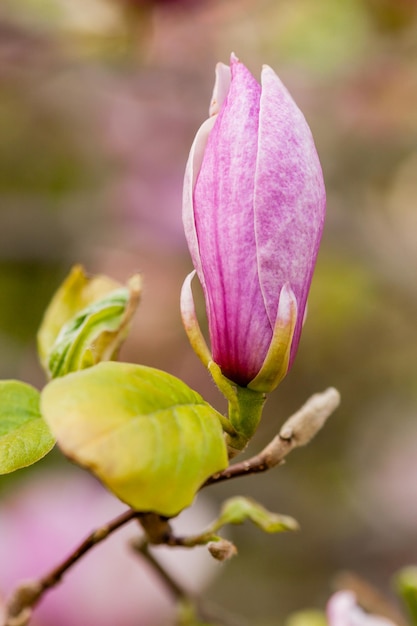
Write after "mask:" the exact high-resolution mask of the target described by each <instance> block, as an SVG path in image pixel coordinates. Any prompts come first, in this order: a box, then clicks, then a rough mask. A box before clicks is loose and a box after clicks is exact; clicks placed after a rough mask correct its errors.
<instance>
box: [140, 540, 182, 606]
mask: <svg viewBox="0 0 417 626" xmlns="http://www.w3.org/2000/svg"><path fill="white" fill-rule="evenodd" d="M131 545H132V547H133V548H134V549H135V550H136V552H139V553H140V554H141V555H142V556H143V557H144V558H145V559H146V561H147V562H148V563H150V564H151V565H152V567H153V568H154V569H155V570H156V571H157V572H158V574H159V576H160V577H161V578H162V580H163V581H164V583H165V585H166V587H167V588H168V589H169V591H170V592H171V595H173V596H174V598H175V599H176V600H184V599H187V600H188V599H190V596H189V594H188V593H187V592H186V591H185V590H184V589H183V588H182V587H181V586H180V585H179V584H178V583H177V582H176V581H175V580H174V579H173V578H172V577H171V576H170V575H169V574H168V572H167V571H166V570H165V569H164V568H163V567H162V565H161V564H160V562H159V561H158V560H157V559H156V558H155V557H154V555H153V554H152V552H150V550H149V545H150V544H149V541H143V540H139V541H133V542H132V544H131Z"/></svg>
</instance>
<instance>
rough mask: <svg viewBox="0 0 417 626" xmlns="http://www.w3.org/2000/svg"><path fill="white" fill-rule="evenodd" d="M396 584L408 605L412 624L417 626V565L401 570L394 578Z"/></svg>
mask: <svg viewBox="0 0 417 626" xmlns="http://www.w3.org/2000/svg"><path fill="white" fill-rule="evenodd" d="M394 584H395V588H396V590H397V592H398V594H399V595H400V596H401V598H402V600H403V602H404V604H405V606H406V607H407V610H408V614H409V616H410V619H411V624H413V626H417V566H410V567H405V568H404V569H402V570H400V571H399V572H398V573H397V574H396V576H395V578H394Z"/></svg>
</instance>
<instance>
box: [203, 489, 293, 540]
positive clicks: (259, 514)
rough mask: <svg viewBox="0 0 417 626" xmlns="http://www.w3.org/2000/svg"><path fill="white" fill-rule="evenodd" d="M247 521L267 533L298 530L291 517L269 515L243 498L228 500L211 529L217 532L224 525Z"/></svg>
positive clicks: (269, 513)
mask: <svg viewBox="0 0 417 626" xmlns="http://www.w3.org/2000/svg"><path fill="white" fill-rule="evenodd" d="M247 519H249V520H250V521H251V522H253V523H254V524H255V525H256V526H258V527H259V528H260V529H261V530H263V531H265V532H267V533H279V532H283V531H286V530H298V523H297V521H296V520H295V519H294V518H293V517H289V516H288V515H278V514H277V513H271V511H268V510H267V509H265V508H264V507H263V506H261V505H260V504H259V503H258V502H256V501H255V500H252V499H251V498H245V497H243V496H235V497H234V498H229V499H228V500H226V501H225V502H224V503H223V506H222V510H221V512H220V517H219V518H218V519H217V520H216V522H215V524H214V526H213V528H212V529H214V530H217V529H219V528H221V527H222V526H224V525H225V524H243V522H245V521H246V520H247Z"/></svg>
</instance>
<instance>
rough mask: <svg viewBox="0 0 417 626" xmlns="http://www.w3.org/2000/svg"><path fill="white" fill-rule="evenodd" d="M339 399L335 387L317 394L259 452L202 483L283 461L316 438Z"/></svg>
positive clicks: (254, 471) (278, 463)
mask: <svg viewBox="0 0 417 626" xmlns="http://www.w3.org/2000/svg"><path fill="white" fill-rule="evenodd" d="M339 403H340V394H339V392H338V391H337V390H336V389H334V388H333V387H330V388H329V389H327V390H326V391H324V392H323V393H316V394H314V395H313V396H311V398H309V399H308V400H307V402H306V403H305V404H304V406H302V407H301V409H300V410H299V411H297V412H296V413H294V415H292V416H291V417H290V418H289V419H288V420H287V421H286V422H285V424H284V425H283V427H282V428H281V430H280V432H279V433H278V435H277V436H276V437H274V439H273V440H272V441H271V442H270V443H269V444H268V445H267V446H266V448H264V449H263V450H262V451H261V452H260V453H259V454H256V455H255V456H253V457H251V458H250V459H248V460H246V461H241V462H240V463H235V464H234V465H230V466H229V467H228V468H226V469H225V470H223V471H222V472H219V473H218V474H214V475H213V476H211V477H210V478H209V479H208V480H207V481H206V482H205V483H204V485H203V487H206V486H208V485H212V484H214V483H219V482H222V481H224V480H229V479H230V478H237V477H239V476H247V475H248V474H258V473H260V472H265V471H266V470H269V469H271V468H272V467H275V466H276V465H280V464H281V463H282V462H283V460H284V458H285V457H286V456H287V454H288V453H289V452H291V450H293V449H294V448H298V447H300V446H305V445H306V444H307V443H309V442H310V441H311V440H312V439H313V437H314V436H315V435H316V434H317V433H318V432H319V430H320V429H321V428H322V427H323V426H324V424H325V422H326V420H327V419H328V418H329V417H330V415H331V414H332V413H333V411H334V410H335V409H336V408H337V407H338V406H339Z"/></svg>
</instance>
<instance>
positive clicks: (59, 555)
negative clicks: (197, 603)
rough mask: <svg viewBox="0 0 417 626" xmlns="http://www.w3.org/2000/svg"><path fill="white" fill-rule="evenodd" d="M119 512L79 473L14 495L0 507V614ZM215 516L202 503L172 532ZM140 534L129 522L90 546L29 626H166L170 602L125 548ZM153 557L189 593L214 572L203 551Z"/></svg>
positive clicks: (48, 478) (46, 477) (45, 477)
mask: <svg viewBox="0 0 417 626" xmlns="http://www.w3.org/2000/svg"><path fill="white" fill-rule="evenodd" d="M124 510H126V506H125V505H123V504H122V503H121V502H119V501H118V500H116V498H114V497H113V496H111V495H110V494H109V493H108V492H106V491H105V490H104V489H103V488H102V487H101V486H100V485H99V484H98V483H96V482H95V481H94V480H93V479H92V478H90V476H88V475H87V474H81V473H80V474H79V473H78V472H77V473H75V472H71V473H70V474H68V473H62V472H57V473H54V474H49V473H48V474H46V473H44V474H39V475H37V476H34V477H33V478H31V479H30V480H28V481H27V482H25V483H24V484H21V485H18V486H17V487H15V488H14V489H13V491H11V492H10V493H9V494H8V495H7V496H6V497H4V498H3V501H2V502H1V503H0V614H1V598H2V597H3V598H5V597H7V595H8V594H10V592H11V591H12V590H13V588H14V587H15V586H16V585H17V584H18V583H19V581H22V580H27V579H31V578H38V577H40V576H43V575H45V574H46V573H47V572H48V571H49V570H50V569H51V568H52V567H54V566H56V565H57V564H58V563H60V562H61V561H62V560H63V559H64V558H65V557H66V556H68V554H69V553H70V552H71V551H72V550H73V549H74V548H75V547H76V546H77V545H78V544H79V543H80V542H81V541H82V540H83V539H84V538H85V537H86V536H87V535H88V534H89V533H90V532H91V531H92V530H94V529H95V528H97V527H99V526H101V525H103V524H104V523H106V522H108V521H109V520H111V519H113V518H114V517H116V516H117V515H119V514H120V513H122V512H123V511H124ZM212 515H213V517H214V513H213V514H210V513H208V511H207V508H206V507H205V505H204V504H203V501H200V502H199V503H198V504H197V507H195V508H194V507H193V509H192V510H191V509H189V510H187V512H184V513H183V514H182V516H180V519H179V520H178V523H177V525H176V526H175V528H176V529H177V528H178V529H179V532H181V533H183V532H186V527H187V526H188V528H189V526H190V523H191V525H193V528H192V531H191V532H194V531H196V530H198V529H201V528H202V527H204V526H205V525H206V524H207V523H209V521H211V518H212ZM181 518H182V520H181ZM187 518H188V520H187ZM190 520H193V521H191V522H190ZM177 532H178V530H177ZM139 533H140V529H139V526H138V525H137V523H136V522H131V523H130V524H129V525H127V526H126V527H124V528H123V529H120V530H119V531H117V532H116V533H115V534H114V535H112V536H111V537H109V538H108V539H107V540H105V541H104V542H103V543H101V544H99V545H98V546H95V547H94V548H93V549H92V550H91V551H90V552H89V553H88V554H87V555H86V556H85V557H84V558H83V559H81V560H80V561H79V562H78V563H77V564H76V565H75V566H74V567H73V568H72V569H71V570H70V571H69V572H68V573H67V574H66V575H65V576H64V578H63V580H62V582H61V584H60V585H58V586H57V587H55V588H54V589H52V590H51V591H49V592H48V593H47V594H46V595H45V596H44V598H43V600H41V602H40V603H39V605H38V606H37V607H36V609H35V611H34V617H33V620H32V622H31V626H58V625H59V626H80V625H81V624H82V626H98V625H100V626H115V625H116V624H117V626H159V625H160V624H162V623H165V620H167V619H168V618H169V616H170V615H172V612H173V602H172V598H171V596H170V595H169V594H168V593H167V590H166V587H165V586H164V584H163V583H162V582H161V580H160V579H159V578H158V577H157V576H156V575H155V573H154V571H153V570H152V569H151V568H150V567H149V566H148V565H147V564H146V563H145V562H144V561H143V560H141V558H140V556H137V555H136V554H135V553H133V552H132V551H131V549H130V548H129V545H128V541H129V539H131V538H133V537H137V536H138V534H139ZM155 554H156V557H157V558H159V559H161V561H162V562H163V563H164V566H165V567H166V568H167V569H168V570H169V571H170V572H171V573H173V574H174V575H175V577H176V579H177V580H178V582H179V583H180V584H183V585H184V586H185V587H186V588H187V589H189V590H190V591H194V592H197V591H198V590H200V589H201V588H202V587H203V586H204V584H206V583H207V582H208V581H209V579H210V578H211V577H212V576H213V574H214V572H215V571H216V570H218V569H219V566H218V564H217V563H215V562H214V561H213V559H212V557H211V556H210V555H209V554H208V553H207V551H206V550H204V549H197V550H185V549H179V550H178V549H175V550H171V551H169V550H168V549H167V548H158V549H156V551H155Z"/></svg>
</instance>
